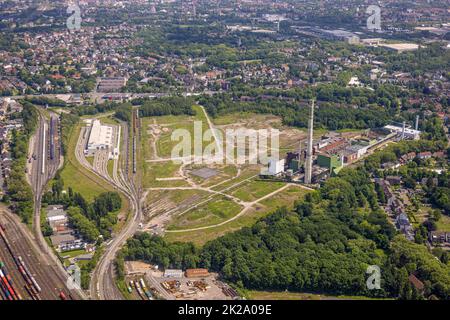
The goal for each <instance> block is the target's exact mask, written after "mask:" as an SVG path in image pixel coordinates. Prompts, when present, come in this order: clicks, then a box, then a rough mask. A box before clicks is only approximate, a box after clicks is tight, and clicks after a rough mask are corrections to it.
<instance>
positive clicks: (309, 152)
mask: <svg viewBox="0 0 450 320" xmlns="http://www.w3.org/2000/svg"><path fill="white" fill-rule="evenodd" d="M313 134H314V99H313V100H312V101H311V111H310V115H309V124H308V149H307V152H306V164H305V183H306V184H311V182H312V162H313V160H312V157H313Z"/></svg>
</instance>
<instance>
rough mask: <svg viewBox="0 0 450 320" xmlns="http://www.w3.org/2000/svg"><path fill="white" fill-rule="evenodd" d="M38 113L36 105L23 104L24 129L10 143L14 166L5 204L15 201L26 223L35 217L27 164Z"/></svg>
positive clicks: (15, 207)
mask: <svg viewBox="0 0 450 320" xmlns="http://www.w3.org/2000/svg"><path fill="white" fill-rule="evenodd" d="M38 116H39V114H38V111H37V109H36V107H35V106H34V105H32V104H31V103H28V102H24V103H23V110H22V112H21V115H20V118H22V119H23V129H22V130H16V129H15V130H13V131H12V138H11V143H10V148H11V156H12V159H13V161H12V165H11V172H10V174H9V177H8V179H7V181H6V185H7V191H8V192H7V195H6V196H5V198H4V200H5V202H9V201H10V200H12V201H13V204H12V207H13V210H14V212H16V213H17V214H18V215H19V216H20V217H21V219H22V221H23V222H24V223H27V224H28V223H31V222H32V217H33V192H32V190H31V187H30V185H29V184H28V182H27V181H26V178H25V174H26V164H27V155H28V145H29V140H30V137H31V135H32V134H33V132H34V131H35V130H36V126H37V121H38Z"/></svg>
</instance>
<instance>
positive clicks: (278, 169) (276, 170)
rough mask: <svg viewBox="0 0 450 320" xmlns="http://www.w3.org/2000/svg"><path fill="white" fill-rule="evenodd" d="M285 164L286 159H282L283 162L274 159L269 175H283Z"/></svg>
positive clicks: (270, 165)
mask: <svg viewBox="0 0 450 320" xmlns="http://www.w3.org/2000/svg"><path fill="white" fill-rule="evenodd" d="M285 164H286V160H285V159H281V160H274V159H272V160H270V162H269V171H268V175H270V176H276V175H279V174H280V173H283V172H284V166H285Z"/></svg>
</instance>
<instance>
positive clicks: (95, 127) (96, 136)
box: [88, 120, 112, 146]
mask: <svg viewBox="0 0 450 320" xmlns="http://www.w3.org/2000/svg"><path fill="white" fill-rule="evenodd" d="M111 141H112V127H110V126H103V125H102V124H101V123H100V121H99V120H94V121H93V122H92V128H91V134H90V136H89V143H88V144H89V146H95V145H108V146H109V145H111Z"/></svg>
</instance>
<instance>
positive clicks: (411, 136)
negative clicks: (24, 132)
mask: <svg viewBox="0 0 450 320" xmlns="http://www.w3.org/2000/svg"><path fill="white" fill-rule="evenodd" d="M384 128H385V129H387V130H389V131H390V132H394V133H397V134H399V135H402V136H404V139H408V140H419V139H420V134H421V132H420V131H419V130H414V129H410V128H406V127H400V126H394V125H387V126H385V127H384Z"/></svg>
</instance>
